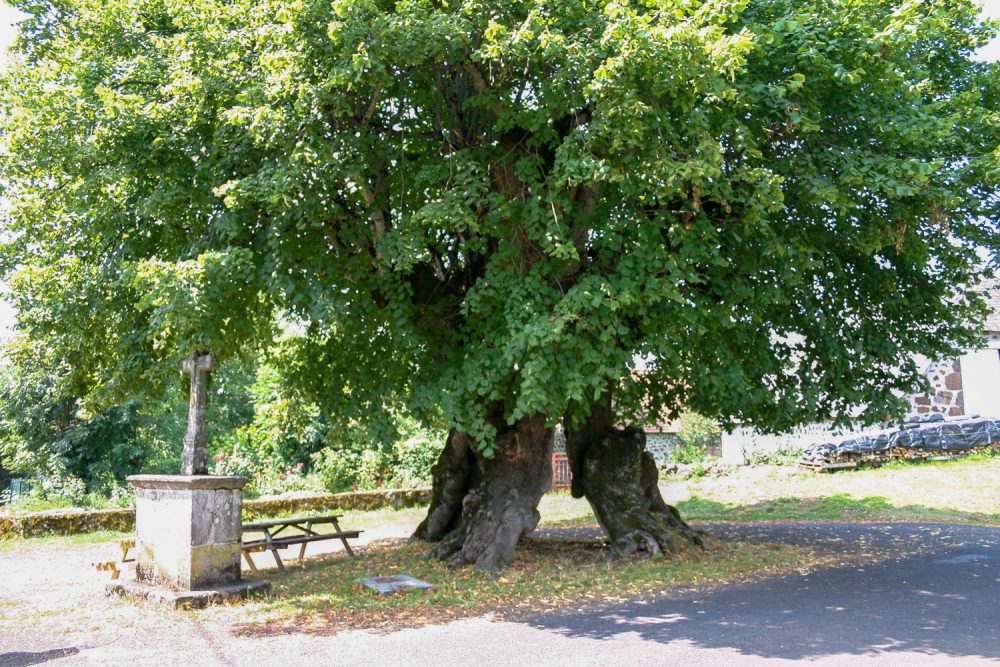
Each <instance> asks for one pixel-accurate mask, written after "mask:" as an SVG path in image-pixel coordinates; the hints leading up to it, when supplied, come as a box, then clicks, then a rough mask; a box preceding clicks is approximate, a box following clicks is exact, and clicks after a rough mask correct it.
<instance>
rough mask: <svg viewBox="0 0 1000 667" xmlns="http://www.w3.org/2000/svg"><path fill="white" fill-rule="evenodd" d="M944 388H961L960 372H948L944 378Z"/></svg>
mask: <svg viewBox="0 0 1000 667" xmlns="http://www.w3.org/2000/svg"><path fill="white" fill-rule="evenodd" d="M944 386H945V389H951V390H953V391H954V390H957V389H961V388H962V374H961V373H949V374H948V376H947V377H945V379H944Z"/></svg>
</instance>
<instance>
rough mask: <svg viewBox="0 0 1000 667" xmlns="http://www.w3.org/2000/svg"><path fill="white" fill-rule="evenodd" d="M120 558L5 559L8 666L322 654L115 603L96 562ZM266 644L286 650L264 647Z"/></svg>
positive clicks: (324, 549)
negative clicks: (95, 564) (106, 591)
mask: <svg viewBox="0 0 1000 667" xmlns="http://www.w3.org/2000/svg"><path fill="white" fill-rule="evenodd" d="M410 532H412V530H411V529H410V528H407V527H403V526H392V527H389V528H385V529H381V530H376V531H366V532H364V533H362V535H361V537H360V538H358V539H357V540H352V541H351V546H352V548H355V549H356V550H363V549H364V548H366V546H367V545H368V544H370V543H372V542H375V541H378V540H383V539H387V538H401V537H406V536H408V535H409V534H410ZM342 551H343V547H342V546H341V545H340V542H339V541H337V540H329V541H322V542H318V543H312V544H310V545H309V547H308V553H307V554H306V560H307V561H308V560H309V559H310V558H315V557H317V556H320V555H324V554H330V553H338V552H342ZM117 553H118V547H117V546H116V545H115V544H113V543H111V542H108V543H102V544H97V545H93V544H82V545H69V546H67V545H66V544H65V543H60V542H57V541H49V543H44V542H41V541H39V542H36V543H34V544H32V545H31V547H30V548H28V549H17V548H15V549H12V550H6V551H3V552H0V667H21V666H22V665H24V666H27V665H34V664H41V663H43V662H48V661H51V660H57V661H58V662H57V663H56V664H59V665H63V664H87V665H104V664H108V665H110V664H129V665H130V666H131V665H136V666H138V665H174V664H177V665H231V664H251V663H254V662H258V661H259V656H260V655H261V653H260V651H262V650H263V651H266V652H267V653H270V652H276V653H275V654H276V655H305V654H307V653H310V652H312V651H313V650H315V649H316V648H317V647H316V646H310V647H305V646H298V647H295V646H293V645H294V644H296V643H297V642H296V640H295V637H294V636H289V637H280V638H276V639H275V638H271V639H269V640H267V639H264V640H259V641H258V640H253V639H247V638H240V639H236V638H234V637H233V636H232V634H231V633H230V632H229V629H228V628H227V627H224V626H222V625H219V624H213V623H211V622H207V621H205V620H202V619H200V618H199V617H198V614H197V612H190V611H178V612H165V611H164V610H162V609H158V608H156V607H152V606H145V605H141V604H130V603H126V602H123V601H121V600H119V599H117V598H109V597H107V596H106V595H105V593H104V588H105V585H106V584H107V582H108V581H109V575H108V573H102V572H97V571H96V570H95V569H94V568H93V567H92V565H91V563H93V562H95V561H102V560H111V559H114V558H115V556H116V554H117ZM289 554H290V552H289ZM344 557H346V555H344ZM285 560H286V563H287V562H289V561H292V560H293V559H292V558H289V557H286V559H285ZM254 561H255V563H256V564H257V567H258V568H259V569H260V570H262V572H263V574H264V576H265V577H266V576H267V575H266V572H267V570H269V569H273V568H274V567H275V566H274V562H273V560H272V559H271V557H270V555H269V554H264V553H261V554H255V555H254ZM243 568H244V576H245V577H249V576H251V573H250V572H249V571H248V568H247V567H246V564H244V566H243ZM133 576H134V572H133V571H125V572H123V573H122V578H128V577H133ZM261 643H264V644H268V643H277V644H279V645H280V646H273V647H272V646H268V647H267V648H263V647H261V646H259V644H261ZM311 643H312V644H315V641H314V640H313V641H312V642H311ZM303 651H304V652H305V653H303ZM289 652H291V653H289ZM255 656H256V659H255Z"/></svg>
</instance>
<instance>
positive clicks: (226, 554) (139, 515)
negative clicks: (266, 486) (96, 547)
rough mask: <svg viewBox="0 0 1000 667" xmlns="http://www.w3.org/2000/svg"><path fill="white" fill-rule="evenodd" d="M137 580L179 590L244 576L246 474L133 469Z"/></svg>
mask: <svg viewBox="0 0 1000 667" xmlns="http://www.w3.org/2000/svg"><path fill="white" fill-rule="evenodd" d="M128 482H129V483H130V484H131V485H132V486H134V487H135V537H136V545H135V546H136V552H137V553H136V568H135V574H136V581H138V582H139V583H142V584H158V585H161V586H164V587H165V588H171V589H174V590H180V591H192V590H202V589H204V590H208V589H218V588H219V587H221V586H228V585H229V584H238V583H239V582H240V538H241V536H242V529H243V523H242V521H243V517H242V514H243V497H242V493H241V489H242V488H243V486H244V485H245V484H246V483H247V479H246V478H245V477H216V476H213V475H132V476H131V477H129V478H128Z"/></svg>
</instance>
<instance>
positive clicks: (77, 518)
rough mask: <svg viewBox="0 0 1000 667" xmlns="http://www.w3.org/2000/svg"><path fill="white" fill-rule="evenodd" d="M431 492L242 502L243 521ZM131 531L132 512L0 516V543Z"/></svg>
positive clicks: (394, 502) (403, 501)
mask: <svg viewBox="0 0 1000 667" xmlns="http://www.w3.org/2000/svg"><path fill="white" fill-rule="evenodd" d="M430 498H431V490H430V489H429V488H420V489H385V490H380V491H355V492H350V493H324V494H310V495H302V496H292V497H275V498H262V499H259V500H244V501H243V518H244V519H246V520H253V519H258V518H261V517H271V516H281V515H283V514H293V513H296V514H298V513H302V514H315V513H317V512H333V511H355V512H363V511H367V510H376V509H382V508H385V507H392V508H395V509H400V508H403V507H416V506H419V505H426V504H427V503H429V502H430ZM134 529H135V510H133V509H120V510H54V511H50V512H30V513H27V514H8V515H5V514H0V540H10V539H16V538H23V537H38V536H41V535H75V534H77V533H91V532H94V531H98V530H110V531H115V532H120V533H124V532H129V531H131V530H134Z"/></svg>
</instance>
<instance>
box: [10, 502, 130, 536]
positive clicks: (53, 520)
mask: <svg viewBox="0 0 1000 667" xmlns="http://www.w3.org/2000/svg"><path fill="white" fill-rule="evenodd" d="M134 527H135V510H132V509H122V510H52V511H50V512H30V513H28V514H10V515H3V514H0V540H11V539H16V538H18V537H38V536H39V535H75V534H76V533H92V532H94V531H96V530H115V531H119V532H125V531H129V530H132V528H134Z"/></svg>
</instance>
